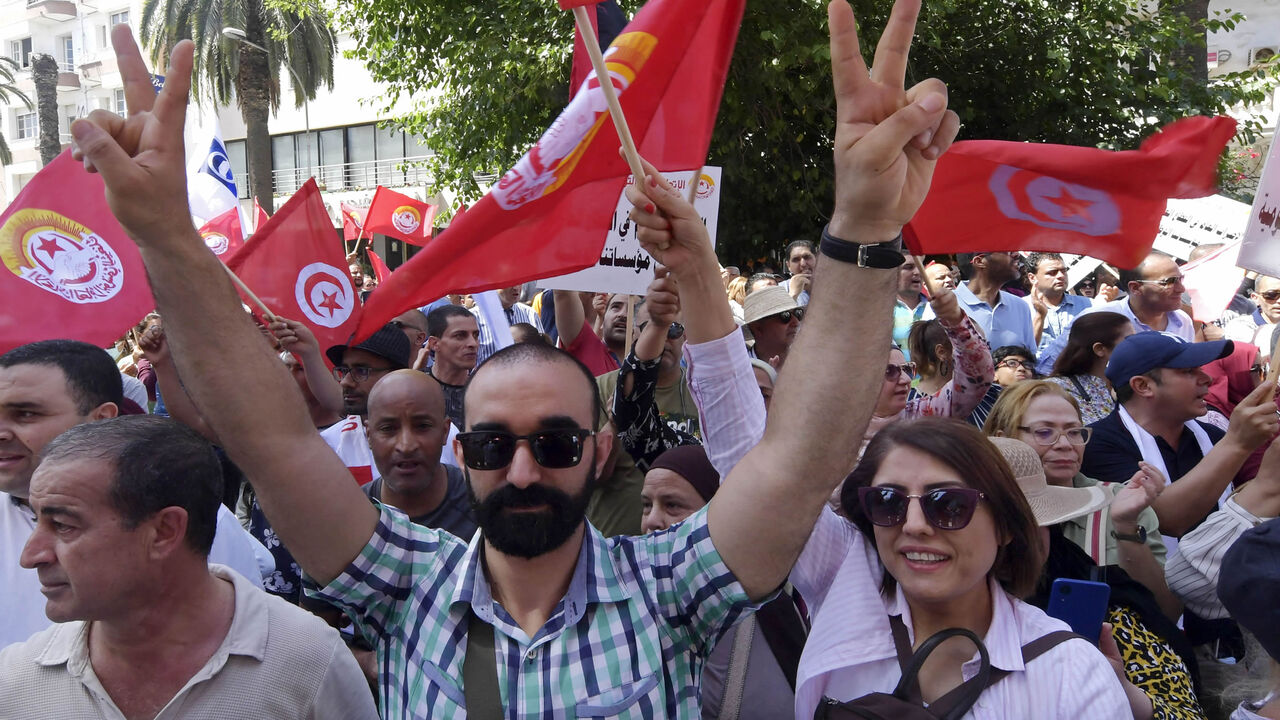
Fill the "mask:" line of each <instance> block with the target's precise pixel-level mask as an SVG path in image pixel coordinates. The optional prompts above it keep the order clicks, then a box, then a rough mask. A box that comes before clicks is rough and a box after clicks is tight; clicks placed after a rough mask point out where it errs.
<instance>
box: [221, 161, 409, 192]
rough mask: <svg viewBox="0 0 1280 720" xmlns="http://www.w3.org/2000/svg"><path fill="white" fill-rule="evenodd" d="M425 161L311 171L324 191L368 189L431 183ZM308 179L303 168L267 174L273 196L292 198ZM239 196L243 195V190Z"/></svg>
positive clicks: (325, 167) (344, 165)
mask: <svg viewBox="0 0 1280 720" xmlns="http://www.w3.org/2000/svg"><path fill="white" fill-rule="evenodd" d="M425 160H426V158H420V157H419V158H395V159H392V160H369V161H365V162H354V163H339V164H335V165H316V166H315V167H313V168H312V172H313V173H314V174H315V178H316V182H317V183H319V184H320V185H321V186H322V187H323V188H324V189H326V190H330V191H334V190H372V189H374V188H375V187H377V186H378V185H382V186H384V187H402V186H405V185H422V184H425V183H430V182H431V179H432V178H431V173H430V172H429V171H428V170H427V168H426V167H424V166H422V165H421V163H422V162H423V161H425ZM308 177H309V175H308V173H307V168H306V167H300V168H277V169H275V170H273V171H272V172H271V178H272V182H273V183H274V184H275V194H276V195H292V194H293V193H295V192H297V190H298V188H300V187H302V185H303V183H305V182H306V181H307V178H308ZM240 194H241V195H246V194H247V193H246V191H245V188H244V187H241V188H240Z"/></svg>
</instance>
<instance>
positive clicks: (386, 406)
mask: <svg viewBox="0 0 1280 720" xmlns="http://www.w3.org/2000/svg"><path fill="white" fill-rule="evenodd" d="M365 432H366V435H367V437H368V439H369V450H370V451H371V452H372V453H373V462H374V464H375V465H377V468H378V473H379V475H380V476H381V477H379V478H378V479H376V480H374V481H373V482H371V483H369V484H367V485H365V486H364V488H363V489H364V491H365V493H366V494H368V495H369V497H370V498H372V499H374V500H377V501H378V502H381V503H382V504H384V505H390V506H392V507H394V508H397V509H399V510H401V511H402V512H404V514H406V515H408V516H409V519H410V520H412V521H413V522H415V523H418V524H419V525H423V526H426V527H430V528H436V529H439V530H444V531H446V532H450V533H453V534H454V535H456V536H458V537H460V538H462V539H463V540H470V539H471V536H472V535H474V534H475V531H476V521H475V516H474V514H473V513H472V508H471V498H470V495H469V494H468V493H467V481H466V478H465V477H464V476H463V474H462V471H461V470H459V469H458V467H457V466H456V465H452V464H448V463H443V462H441V461H440V456H441V451H442V450H443V449H444V448H445V447H448V446H449V445H450V443H449V442H447V441H448V440H449V439H451V437H450V436H451V434H453V433H456V432H457V431H456V429H454V428H453V423H451V422H449V419H448V418H447V417H445V414H444V390H443V389H442V388H441V387H440V383H438V382H436V380H435V379H434V378H432V377H431V376H430V375H427V374H424V373H420V372H417V371H414V370H397V371H396V372H393V373H390V374H388V375H387V376H386V377H384V378H382V379H381V380H379V381H378V384H377V385H374V386H373V390H371V391H370V392H369V419H368V421H367V422H366V424H365Z"/></svg>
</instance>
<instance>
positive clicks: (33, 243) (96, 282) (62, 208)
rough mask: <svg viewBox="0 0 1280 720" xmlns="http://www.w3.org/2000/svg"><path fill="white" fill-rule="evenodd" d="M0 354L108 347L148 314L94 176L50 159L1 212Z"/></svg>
mask: <svg viewBox="0 0 1280 720" xmlns="http://www.w3.org/2000/svg"><path fill="white" fill-rule="evenodd" d="M0 260H3V261H4V264H5V267H6V268H7V269H8V272H0V297H3V298H4V307H5V311H4V312H0V352H6V351H8V350H11V349H13V348H15V347H17V346H19V345H23V344H26V343H29V342H34V341H36V340H50V339H53V338H69V339H73V340H82V341H84V342H87V343H92V344H94V345H99V346H102V347H107V346H108V345H110V344H111V343H113V342H115V340H116V339H118V338H119V337H120V336H122V335H124V334H125V333H126V332H128V331H129V328H131V327H133V325H134V324H135V323H137V322H138V321H139V320H141V319H142V318H143V316H145V315H146V314H147V313H148V312H150V311H151V310H152V309H154V308H155V306H156V303H155V300H153V299H152V297H151V285H150V284H149V283H148V282H147V274H146V271H145V270H144V269H143V267H142V258H141V256H139V255H138V248H137V246H136V245H134V244H133V241H132V240H130V239H129V236H128V235H126V234H125V232H124V229H123V228H121V227H120V223H119V222H117V221H116V219H115V217H114V216H113V215H112V214H111V209H110V208H109V207H107V200H106V198H105V197H104V195H103V185H102V176H101V175H96V174H94V175H91V174H89V173H87V172H85V170H84V167H83V166H82V165H81V164H80V163H78V162H76V161H74V160H72V159H71V151H69V150H68V151H66V152H64V153H62V154H61V155H59V156H58V157H56V158H54V160H53V162H51V163H49V164H48V165H46V166H45V167H44V169H42V170H41V171H40V172H38V173H36V175H35V177H33V178H31V181H30V182H28V183H27V186H26V187H24V188H23V189H22V192H19V193H18V195H17V197H15V198H14V199H13V202H12V203H10V205H9V207H8V208H6V209H5V211H4V213H3V214H0Z"/></svg>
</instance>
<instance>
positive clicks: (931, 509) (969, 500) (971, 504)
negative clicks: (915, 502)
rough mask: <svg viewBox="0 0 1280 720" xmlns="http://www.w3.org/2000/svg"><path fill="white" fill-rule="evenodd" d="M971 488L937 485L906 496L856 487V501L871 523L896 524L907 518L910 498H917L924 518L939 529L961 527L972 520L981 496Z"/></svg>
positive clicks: (892, 489) (881, 525) (888, 488)
mask: <svg viewBox="0 0 1280 720" xmlns="http://www.w3.org/2000/svg"><path fill="white" fill-rule="evenodd" d="M985 497H986V495H983V494H982V493H981V492H979V491H977V490H974V489H973V488H938V489H937V490H930V491H929V492H927V493H924V494H923V495H908V494H907V493H904V492H902V491H901V490H897V489H895V488H891V487H861V488H858V502H859V503H861V504H862V511H863V512H864V513H866V516H867V519H868V520H870V521H871V524H872V525H879V526H880V527H898V526H899V525H902V524H903V523H905V522H906V521H907V507H908V506H909V505H910V504H911V498H917V499H919V500H920V509H921V510H923V511H924V519H925V520H927V521H929V524H930V525H932V526H934V527H936V528H938V529H939V530H962V529H964V527H965V526H967V525H968V524H969V521H970V520H972V519H973V513H974V511H975V510H977V509H978V501H979V500H981V499H983V498H985Z"/></svg>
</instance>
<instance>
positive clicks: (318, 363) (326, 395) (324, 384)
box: [302, 353, 346, 415]
mask: <svg viewBox="0 0 1280 720" xmlns="http://www.w3.org/2000/svg"><path fill="white" fill-rule="evenodd" d="M302 369H303V371H304V372H305V373H306V376H307V387H309V388H310V389H311V395H312V396H313V397H314V398H315V399H316V402H318V403H320V405H321V407H323V408H324V409H325V410H328V411H330V412H333V413H335V414H337V415H345V414H346V413H344V412H343V407H342V385H340V384H339V383H338V381H337V380H334V379H333V375H332V374H331V373H330V372H329V368H328V366H326V365H325V364H324V358H323V357H322V356H321V355H320V353H307V355H306V356H304V357H303V358H302Z"/></svg>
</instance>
